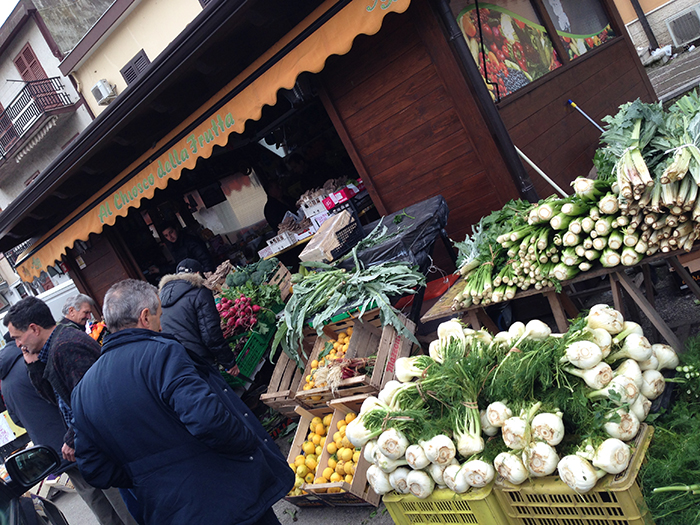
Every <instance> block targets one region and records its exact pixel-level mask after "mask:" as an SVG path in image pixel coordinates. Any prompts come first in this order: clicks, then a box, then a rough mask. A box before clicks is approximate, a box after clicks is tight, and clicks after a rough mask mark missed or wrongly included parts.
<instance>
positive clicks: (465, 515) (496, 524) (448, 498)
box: [383, 483, 509, 525]
mask: <svg viewBox="0 0 700 525" xmlns="http://www.w3.org/2000/svg"><path fill="white" fill-rule="evenodd" d="M492 489H493V483H492V484H491V485H488V486H486V487H484V488H481V489H471V490H470V491H469V492H466V493H465V494H455V493H454V492H452V491H451V490H449V489H437V490H435V491H434V492H433V493H432V494H431V495H430V496H428V497H427V498H426V499H418V498H416V497H415V496H413V495H411V494H397V493H395V492H392V493H390V494H385V495H384V497H383V501H384V505H386V508H387V510H388V511H389V514H391V518H392V519H393V520H394V523H396V525H409V524H418V525H421V524H426V525H427V524H430V523H476V524H478V525H507V524H508V523H509V521H508V518H507V517H506V515H505V514H504V513H503V511H502V510H501V508H500V507H499V505H498V501H497V500H496V497H495V496H494V494H493V491H492Z"/></svg>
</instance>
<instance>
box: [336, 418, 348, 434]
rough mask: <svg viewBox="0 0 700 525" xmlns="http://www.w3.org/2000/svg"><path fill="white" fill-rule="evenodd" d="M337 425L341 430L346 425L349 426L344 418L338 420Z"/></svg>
mask: <svg viewBox="0 0 700 525" xmlns="http://www.w3.org/2000/svg"><path fill="white" fill-rule="evenodd" d="M337 426H338V431H339V432H340V431H341V430H342V429H343V428H345V427H346V426H348V424H347V423H346V422H345V420H344V419H341V420H340V421H338V425H337ZM334 435H335V434H334Z"/></svg>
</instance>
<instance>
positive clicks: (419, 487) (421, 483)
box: [406, 470, 435, 499]
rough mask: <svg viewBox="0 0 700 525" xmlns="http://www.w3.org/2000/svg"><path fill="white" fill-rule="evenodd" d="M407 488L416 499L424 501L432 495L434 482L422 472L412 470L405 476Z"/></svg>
mask: <svg viewBox="0 0 700 525" xmlns="http://www.w3.org/2000/svg"><path fill="white" fill-rule="evenodd" d="M406 483H408V488H409V490H410V491H411V494H413V495H414V496H415V497H416V498H420V499H425V498H427V497H428V496H430V495H431V494H432V493H433V490H434V489H435V482H434V481H433V479H432V478H431V477H430V476H429V475H428V474H427V473H426V472H425V471H423V470H412V471H411V472H409V473H408V475H407V476H406Z"/></svg>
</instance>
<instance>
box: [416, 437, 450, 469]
mask: <svg viewBox="0 0 700 525" xmlns="http://www.w3.org/2000/svg"><path fill="white" fill-rule="evenodd" d="M419 445H420V446H421V447H423V452H425V457H427V458H428V459H429V460H430V462H431V463H438V464H439V465H447V464H448V463H449V462H450V461H452V459H453V458H454V457H455V456H456V455H457V447H455V444H454V442H453V441H452V440H451V439H450V438H449V437H447V436H446V435H444V434H438V435H437V436H435V437H433V438H431V439H429V440H428V441H421V442H420V443H419Z"/></svg>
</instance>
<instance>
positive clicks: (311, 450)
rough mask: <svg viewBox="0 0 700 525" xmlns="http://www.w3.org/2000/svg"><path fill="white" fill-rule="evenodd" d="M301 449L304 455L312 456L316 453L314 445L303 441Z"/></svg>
mask: <svg viewBox="0 0 700 525" xmlns="http://www.w3.org/2000/svg"><path fill="white" fill-rule="evenodd" d="M301 449H302V450H303V451H304V454H313V453H314V452H316V445H314V444H313V442H311V441H304V444H303V445H302V446H301Z"/></svg>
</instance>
